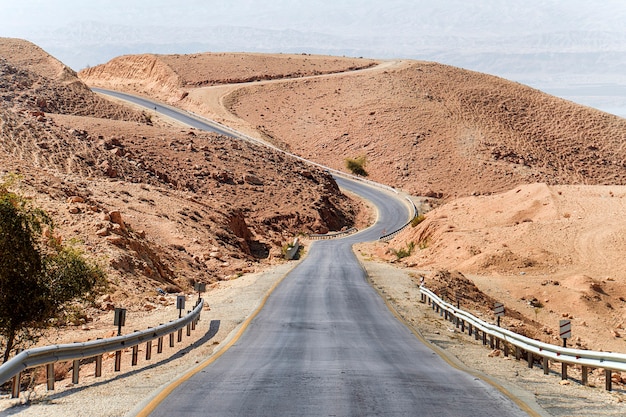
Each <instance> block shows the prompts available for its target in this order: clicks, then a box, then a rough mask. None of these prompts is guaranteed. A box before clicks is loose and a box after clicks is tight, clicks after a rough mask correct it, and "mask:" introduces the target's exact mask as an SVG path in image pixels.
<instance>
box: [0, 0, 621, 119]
mask: <svg viewBox="0 0 626 417" xmlns="http://www.w3.org/2000/svg"><path fill="white" fill-rule="evenodd" d="M0 10H2V13H0V27H1V28H2V29H0V36H2V37H16V38H23V39H26V40H29V41H31V42H33V43H35V44H37V45H38V46H40V47H42V48H43V49H45V50H46V51H47V52H48V53H50V54H51V55H53V56H55V57H56V58H58V59H59V60H61V61H62V62H63V63H65V64H66V65H68V66H70V67H71V68H72V69H74V70H76V71H78V70H80V69H83V68H86V67H89V66H95V65H99V64H103V63H105V62H107V61H109V60H110V59H112V58H114V57H117V56H120V55H126V54H141V53H156V54H188V53H198V52H265V53H311V54H322V55H337V56H352V57H366V58H374V59H402V58H404V59H416V60H425V61H435V62H440V63H443V64H448V65H453V66H457V67H461V68H465V69H470V70H474V71H479V72H484V73H488V74H493V75H497V76H501V77H503V78H507V79H510V80H513V81H517V82H521V83H523V84H527V85H530V86H532V87H535V88H538V89H541V90H543V91H546V92H548V93H550V94H554V95H557V96H560V97H563V98H566V99H569V100H572V101H575V102H578V103H580V104H584V105H588V106H592V107H596V108H599V109H601V110H605V111H609V112H612V113H614V114H617V115H619V116H622V117H626V74H624V72H623V68H624V67H625V66H626V27H625V26H624V24H623V22H624V21H626V3H624V2H622V1H616V0H610V1H605V2H584V1H581V0H574V1H556V0H552V1H539V0H531V1H528V2H524V3H523V4H521V3H519V4H518V3H515V4H511V3H508V2H502V1H498V0H482V1H479V2H470V3H468V2H463V1H460V0H444V1H439V2H436V3H435V2H432V1H428V0H418V1H414V0H390V1H387V2H384V4H383V3H380V2H374V1H355V0H335V1H332V2H331V1H313V2H295V3H294V2H291V1H287V0H273V1H265V2H259V1H254V0H239V1H211V2H203V1H199V0H182V1H178V2H171V1H165V0H155V1H150V2H148V1H145V0H140V1H134V2H132V3H130V2H127V1H125V2H122V1H120V0H111V1H107V2H103V1H96V2H90V3H85V2H83V1H77V0H69V1H64V2H62V3H60V2H54V1H49V2H40V1H35V0H23V1H21V2H20V3H15V2H9V1H7V0H0Z"/></svg>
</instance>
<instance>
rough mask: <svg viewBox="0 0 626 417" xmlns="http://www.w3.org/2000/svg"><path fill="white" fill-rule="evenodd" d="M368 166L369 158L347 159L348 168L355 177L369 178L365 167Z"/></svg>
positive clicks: (363, 156)
mask: <svg viewBox="0 0 626 417" xmlns="http://www.w3.org/2000/svg"><path fill="white" fill-rule="evenodd" d="M366 165H367V158H366V157H365V155H361V156H359V157H357V158H346V168H348V169H349V170H350V172H352V173H353V174H354V175H360V176H362V177H367V175H368V174H367V171H365V166H366Z"/></svg>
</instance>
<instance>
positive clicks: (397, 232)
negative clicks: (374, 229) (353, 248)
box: [378, 197, 419, 242]
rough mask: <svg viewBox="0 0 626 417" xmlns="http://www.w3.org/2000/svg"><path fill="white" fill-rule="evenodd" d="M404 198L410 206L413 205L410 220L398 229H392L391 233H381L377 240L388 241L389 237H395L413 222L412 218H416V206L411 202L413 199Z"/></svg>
mask: <svg viewBox="0 0 626 417" xmlns="http://www.w3.org/2000/svg"><path fill="white" fill-rule="evenodd" d="M406 199H407V200H408V201H409V203H411V207H413V216H412V217H411V220H409V221H408V222H406V224H404V226H402V227H401V228H399V229H398V230H396V231H393V232H391V233H387V234H386V235H383V236H381V237H379V238H378V240H381V241H383V242H388V241H390V240H391V239H393V238H394V237H396V236H397V235H398V234H399V233H400V232H401V231H403V230H404V229H406V228H407V227H409V225H410V224H411V223H412V222H413V219H414V218H416V217H417V216H418V215H419V213H418V211H417V207H415V203H414V202H413V200H411V199H410V198H409V197H406Z"/></svg>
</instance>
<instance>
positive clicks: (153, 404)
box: [136, 266, 295, 417]
mask: <svg viewBox="0 0 626 417" xmlns="http://www.w3.org/2000/svg"><path fill="white" fill-rule="evenodd" d="M294 268H295V266H294ZM292 270H293V268H292V269H291V270H290V271H289V272H287V273H286V274H285V275H283V276H282V278H280V279H279V280H278V281H276V282H275V283H274V285H272V287H271V288H270V289H269V291H268V292H267V294H265V297H264V298H263V300H262V301H261V304H260V305H259V306H258V307H257V309H256V310H254V312H253V313H252V314H251V315H250V316H248V318H247V319H246V320H245V321H244V322H243V323H242V325H241V327H240V328H239V330H238V331H237V333H235V335H234V336H233V337H232V338H231V339H230V340H229V341H228V343H226V344H225V345H224V346H222V347H221V348H220V350H218V351H217V352H216V353H215V354H214V355H212V356H211V357H209V358H208V359H206V360H205V361H204V362H202V363H200V364H199V365H198V366H197V367H195V368H194V369H192V370H190V371H189V372H187V373H186V374H184V375H183V376H181V377H180V378H178V379H177V380H176V381H174V382H172V383H171V384H169V385H168V386H167V387H165V388H164V389H163V390H162V391H161V392H159V393H158V394H157V395H156V396H155V397H154V398H153V399H152V400H150V402H149V403H148V404H147V405H146V406H145V407H144V408H143V409H142V410H141V411H139V413H137V414H136V417H148V416H149V415H150V413H152V412H153V411H154V410H155V409H156V408H157V407H158V405H159V404H161V403H162V402H163V400H165V398H166V397H167V396H168V395H170V394H171V393H172V391H174V390H175V389H176V388H178V386H180V384H182V383H183V382H185V381H187V380H188V379H189V378H191V377H192V376H194V375H195V374H197V373H198V372H200V371H202V370H203V369H204V368H206V367H207V366H209V365H210V364H212V363H213V362H215V361H216V360H217V359H218V358H219V357H220V356H222V355H223V354H224V353H226V351H227V350H228V349H230V347H231V346H232V345H234V344H235V343H236V342H237V341H238V340H239V338H240V337H241V335H242V334H243V332H245V331H246V329H247V328H248V325H249V324H250V322H251V321H252V320H254V318H255V317H256V316H257V315H258V314H259V312H260V311H261V310H262V309H263V307H264V306H265V303H266V302H267V300H268V298H269V297H270V295H272V293H273V292H274V290H275V289H276V287H278V285H279V284H280V283H281V282H283V280H284V279H285V278H286V277H287V275H289V273H290V272H291V271H292Z"/></svg>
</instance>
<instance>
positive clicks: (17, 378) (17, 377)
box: [11, 372, 22, 398]
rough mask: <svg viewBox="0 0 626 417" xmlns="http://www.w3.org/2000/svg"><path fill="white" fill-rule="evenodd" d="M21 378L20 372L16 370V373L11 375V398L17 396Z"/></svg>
mask: <svg viewBox="0 0 626 417" xmlns="http://www.w3.org/2000/svg"><path fill="white" fill-rule="evenodd" d="M21 380H22V373H21V372H18V374H17V375H15V376H14V377H13V385H12V386H11V398H19V396H20V382H21Z"/></svg>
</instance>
